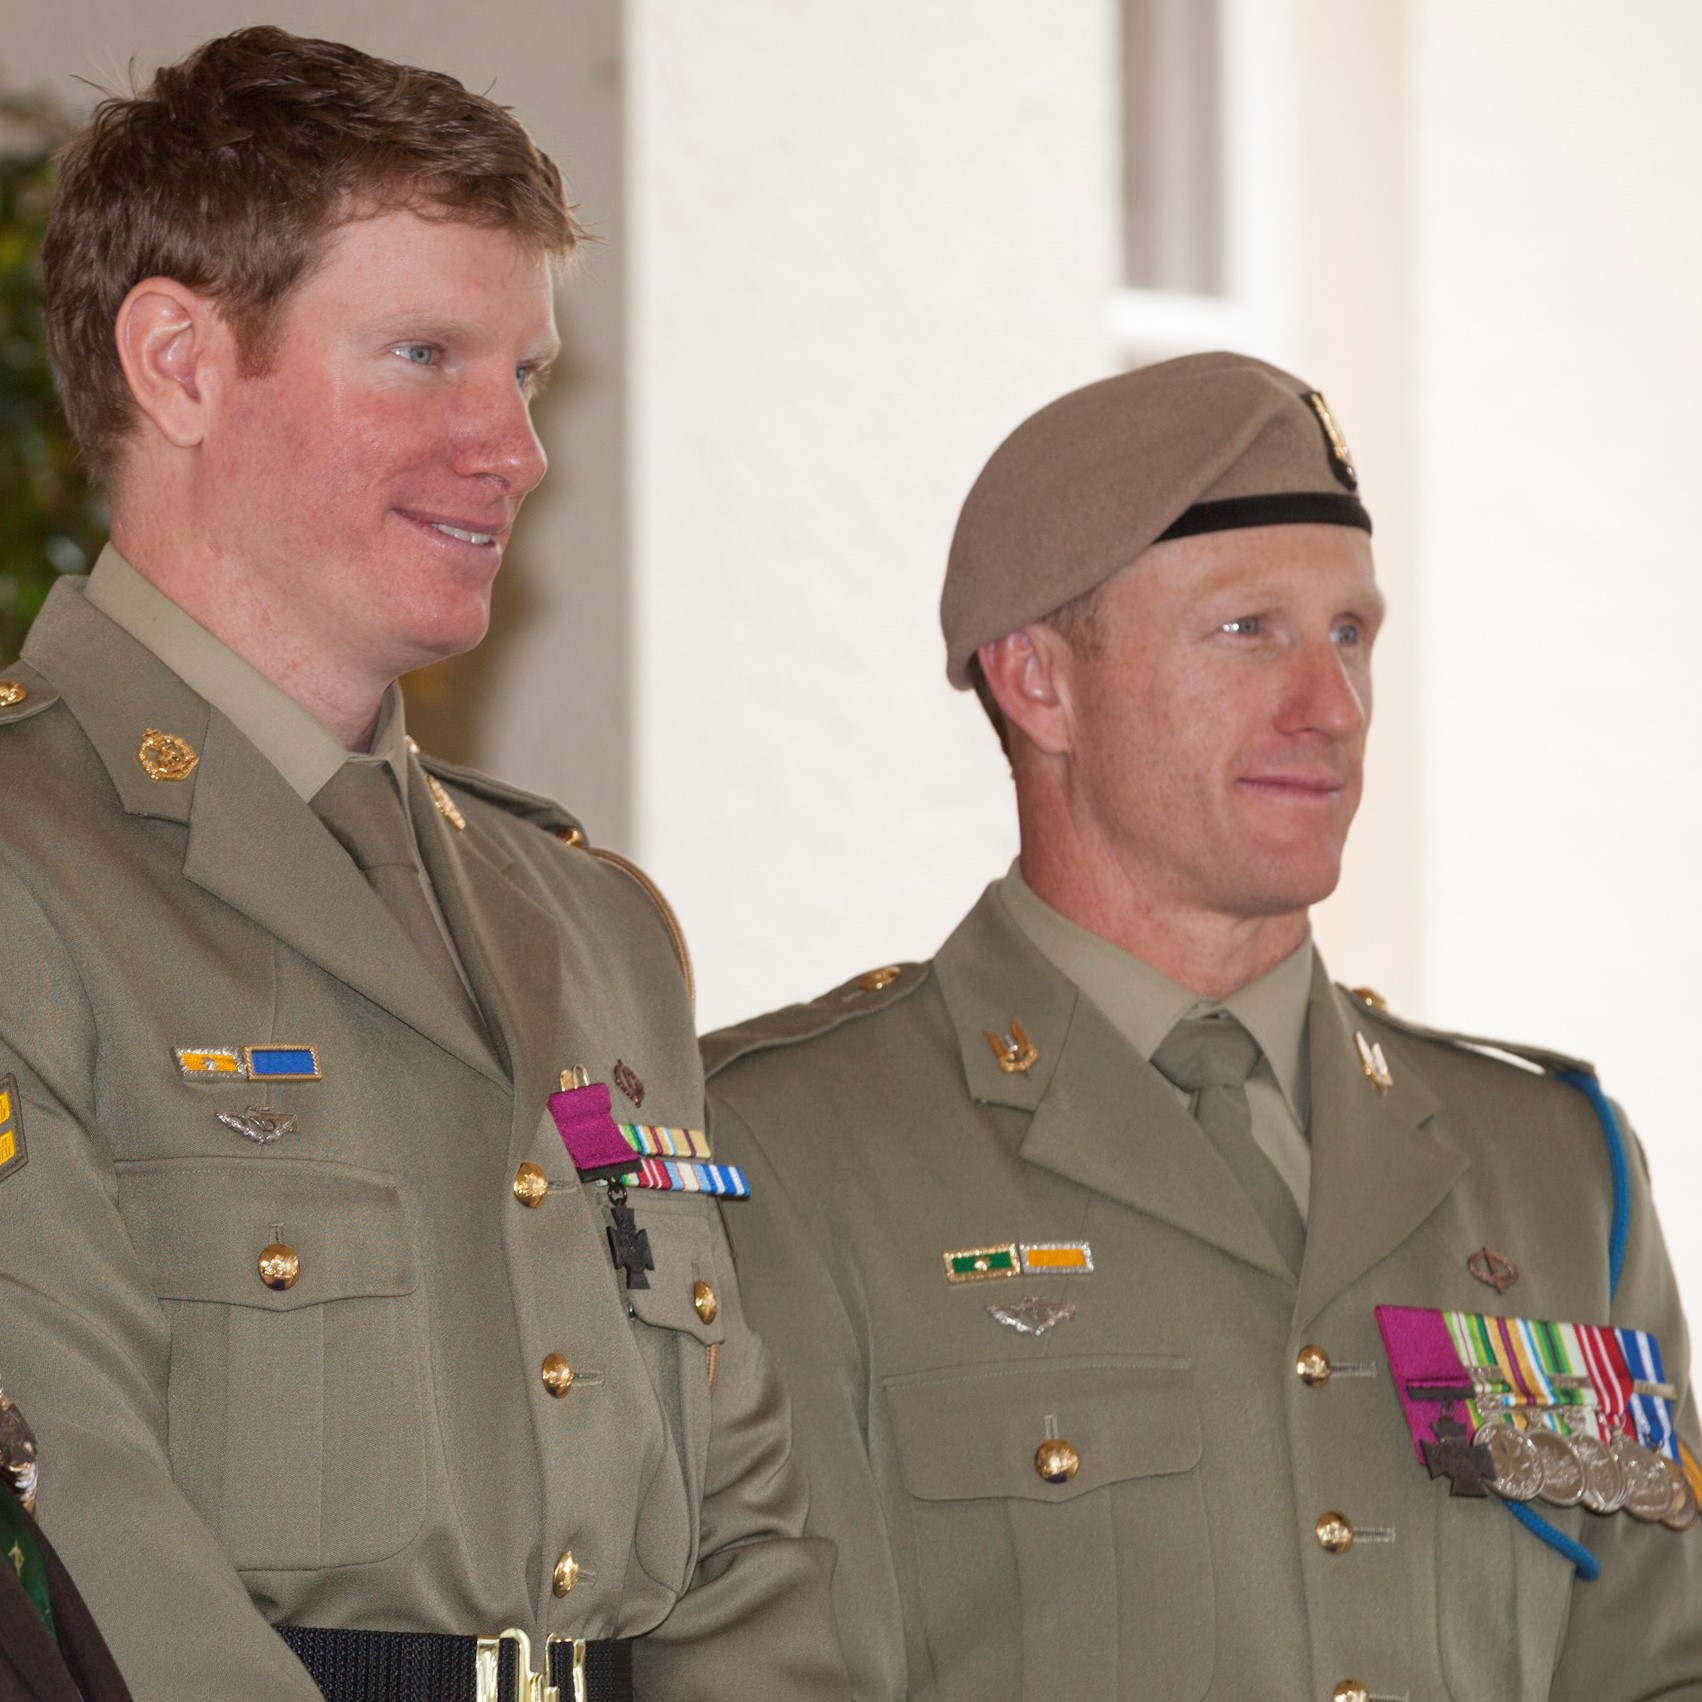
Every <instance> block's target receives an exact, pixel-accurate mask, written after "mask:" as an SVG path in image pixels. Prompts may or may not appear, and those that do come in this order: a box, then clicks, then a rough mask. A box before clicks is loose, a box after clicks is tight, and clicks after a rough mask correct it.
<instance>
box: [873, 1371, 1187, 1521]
mask: <svg viewBox="0 0 1702 1702" xmlns="http://www.w3.org/2000/svg"><path fill="white" fill-rule="evenodd" d="M883 1387H884V1389H885V1391H886V1399H887V1408H888V1411H889V1412H890V1414H891V1417H892V1430H893V1439H894V1442H895V1443H896V1445H897V1449H898V1466H899V1475H900V1476H901V1477H902V1478H903V1480H904V1487H905V1488H906V1489H907V1490H909V1492H910V1493H911V1494H912V1495H914V1496H915V1497H916V1498H917V1499H918V1500H921V1501H969V1500H975V1499H979V1498H982V1497H997V1498H1000V1499H1009V1498H1012V1497H1014V1498H1016V1499H1018V1500H1024V1501H1068V1500H1070V1499H1072V1498H1073V1497H1075V1496H1078V1495H1085V1494H1086V1493H1087V1492H1088V1491H1089V1490H1093V1489H1103V1488H1104V1487H1105V1486H1106V1485H1107V1484H1111V1483H1117V1482H1120V1481H1122V1480H1124V1479H1126V1478H1138V1477H1157V1476H1162V1475H1165V1474H1168V1473H1173V1472H1185V1471H1189V1470H1191V1469H1192V1468H1193V1467H1194V1466H1196V1465H1198V1464H1199V1460H1200V1421H1199V1415H1198V1413H1197V1412H1196V1411H1195V1407H1194V1393H1193V1374H1192V1372H1191V1371H1190V1369H1189V1365H1188V1361H1187V1360H1186V1359H1181V1358H1172V1357H1169V1356H1162V1357H1160V1356H1140V1357H1129V1358H1103V1359H1102V1358H1093V1359H1086V1358H1083V1359H1054V1360H1048V1361H1046V1362H1044V1363H1041V1364H1029V1365H1022V1364H1006V1365H972V1366H961V1367H958V1368H956V1369H951V1370H944V1371H926V1372H917V1373H913V1374H911V1375H910V1376H906V1377H892V1378H888V1379H887V1381H886V1382H885V1384H884V1385H883ZM1049 1421H1050V1423H1049ZM1049 1433H1050V1434H1052V1435H1055V1436H1057V1437H1060V1438H1062V1439H1063V1440H1064V1441H1067V1442H1068V1443H1070V1444H1071V1446H1072V1447H1074V1449H1075V1450H1076V1453H1077V1454H1078V1455H1079V1457H1080V1461H1081V1464H1080V1467H1079V1468H1078V1470H1077V1472H1076V1475H1075V1476H1074V1477H1073V1478H1071V1479H1070V1480H1069V1482H1067V1483H1048V1482H1047V1481H1046V1479H1044V1478H1043V1477H1041V1475H1040V1473H1039V1471H1038V1470H1037V1469H1036V1466H1035V1450H1036V1449H1038V1448H1039V1446H1040V1445H1041V1443H1042V1442H1044V1441H1045V1440H1046V1439H1047V1437H1048V1434H1049Z"/></svg>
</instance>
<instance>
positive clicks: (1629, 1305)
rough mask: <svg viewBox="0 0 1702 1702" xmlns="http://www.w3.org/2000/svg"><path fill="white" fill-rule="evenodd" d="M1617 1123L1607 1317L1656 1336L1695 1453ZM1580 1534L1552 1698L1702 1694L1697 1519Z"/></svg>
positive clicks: (1604, 1524)
mask: <svg viewBox="0 0 1702 1702" xmlns="http://www.w3.org/2000/svg"><path fill="white" fill-rule="evenodd" d="M1622 1124H1623V1118H1622ZM1623 1126H1624V1127H1625V1129H1626V1136H1627V1145H1628V1147H1629V1148H1630V1154H1629V1158H1630V1163H1629V1166H1628V1168H1629V1170H1630V1175H1631V1222H1630V1234H1629V1238H1628V1239H1627V1242H1626V1250H1625V1264H1624V1267H1623V1269H1622V1271H1621V1273H1620V1281H1619V1290H1618V1293H1617V1294H1616V1295H1615V1297H1614V1303H1613V1322H1614V1324H1615V1325H1617V1326H1618V1327H1620V1328H1621V1329H1639V1330H1647V1331H1648V1332H1649V1333H1650V1334H1652V1335H1653V1336H1654V1337H1655V1338H1656V1339H1657V1340H1658V1341H1659V1342H1660V1345H1661V1357H1662V1360H1663V1363H1664V1365H1665V1369H1666V1373H1667V1378H1668V1380H1669V1381H1670V1382H1671V1383H1673V1384H1674V1385H1675V1386H1676V1387H1677V1389H1678V1391H1679V1400H1678V1402H1676V1403H1675V1409H1676V1411H1677V1413H1678V1430H1679V1434H1680V1435H1681V1436H1682V1437H1683V1438H1684V1439H1685V1440H1686V1441H1687V1442H1688V1443H1689V1444H1690V1447H1691V1449H1692V1450H1693V1451H1694V1450H1695V1449H1696V1448H1697V1446H1698V1442H1699V1437H1698V1431H1697V1410H1696V1396H1695V1391H1694V1389H1693V1388H1692V1387H1691V1380H1690V1344H1689V1340H1688V1337H1687V1335H1686V1331H1685V1322H1684V1311H1683V1308H1682V1306H1681V1305H1680V1302H1679V1296H1678V1285H1677V1283H1676V1281H1675V1280H1674V1277H1673V1270H1672V1261H1671V1260H1670V1259H1669V1258H1668V1256H1667V1249H1666V1242H1665V1240H1664V1239H1663V1238H1662V1235H1661V1226H1660V1221H1659V1219H1658V1218H1657V1216H1656V1214H1655V1207H1654V1201H1653V1199H1652V1198H1651V1196H1650V1189H1649V1171H1648V1164H1647V1161H1646V1159H1645V1158H1644V1156H1643V1150H1642V1147H1641V1145H1640V1144H1639V1143H1638V1141H1637V1138H1636V1136H1635V1135H1633V1134H1632V1133H1631V1132H1630V1126H1629V1124H1623ZM1583 1534H1584V1540H1585V1542H1586V1543H1587V1545H1588V1546H1589V1548H1590V1549H1591V1551H1592V1552H1593V1553H1594V1554H1595V1555H1596V1557H1597V1559H1599V1560H1600V1562H1601V1577H1600V1578H1599V1579H1597V1580H1596V1581H1595V1582H1593V1583H1591V1582H1585V1581H1584V1580H1583V1579H1580V1580H1578V1582H1577V1583H1575V1584H1574V1585H1573V1588H1572V1612H1571V1617H1570V1619H1569V1621H1568V1624H1567V1630H1566V1644H1565V1649H1564V1651H1563V1653H1562V1655H1561V1659H1560V1663H1559V1666H1558V1668H1557V1670H1556V1675H1555V1681H1554V1687H1553V1690H1552V1691H1551V1693H1550V1702H1585V1699H1586V1698H1588V1699H1589V1702H1651V1699H1653V1698H1656V1697H1660V1698H1673V1699H1676V1698H1679V1697H1692V1698H1702V1524H1699V1525H1693V1526H1692V1527H1691V1528H1690V1529H1689V1530H1688V1531H1683V1532H1677V1533H1675V1532H1673V1531H1669V1530H1667V1529H1665V1528H1664V1527H1663V1526H1660V1525H1645V1524H1641V1523H1639V1522H1638V1521H1637V1520H1636V1519H1633V1518H1632V1517H1631V1515H1630V1514H1628V1513H1616V1514H1614V1515H1613V1516H1612V1517H1611V1518H1606V1519H1596V1518H1591V1519H1589V1520H1588V1521H1587V1522H1586V1527H1585V1530H1584V1533H1583Z"/></svg>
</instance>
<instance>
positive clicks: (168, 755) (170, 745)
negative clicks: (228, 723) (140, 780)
mask: <svg viewBox="0 0 1702 1702" xmlns="http://www.w3.org/2000/svg"><path fill="white" fill-rule="evenodd" d="M136 760H137V761H138V762H139V763H141V765H142V772H143V773H144V774H145V775H147V777H148V778H149V779H150V780H187V779H188V778H189V776H190V775H191V774H193V773H194V772H195V765H196V763H198V762H199V761H200V760H201V758H200V756H199V755H198V754H197V752H196V750H195V747H194V746H193V745H192V744H190V743H189V741H188V740H187V739H180V738H179V737H178V736H177V735H176V734H175V733H162V732H161V731H160V730H159V728H158V727H149V728H147V729H146V730H145V731H144V732H143V734H142V742H141V744H139V745H138V746H137V747H136Z"/></svg>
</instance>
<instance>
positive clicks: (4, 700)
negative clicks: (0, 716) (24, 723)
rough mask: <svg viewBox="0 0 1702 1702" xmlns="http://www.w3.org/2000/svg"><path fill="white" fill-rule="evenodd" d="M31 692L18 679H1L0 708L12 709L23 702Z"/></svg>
mask: <svg viewBox="0 0 1702 1702" xmlns="http://www.w3.org/2000/svg"><path fill="white" fill-rule="evenodd" d="M28 696H29V693H28V692H27V691H25V690H24V688H23V687H22V686H21V685H19V684H18V682H17V681H16V680H0V709H10V708H11V707H12V705H13V704H14V703H22V702H23V701H24V699H25V698H26V697H28Z"/></svg>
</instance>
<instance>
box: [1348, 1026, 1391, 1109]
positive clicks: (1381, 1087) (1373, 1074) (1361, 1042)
mask: <svg viewBox="0 0 1702 1702" xmlns="http://www.w3.org/2000/svg"><path fill="white" fill-rule="evenodd" d="M1353 1043H1354V1045H1355V1046H1357V1047H1358V1048H1359V1067H1360V1068H1361V1069H1362V1070H1364V1072H1365V1079H1366V1080H1367V1081H1368V1082H1370V1083H1371V1085H1372V1086H1373V1087H1374V1088H1376V1090H1377V1091H1378V1092H1379V1093H1387V1092H1388V1091H1389V1089H1390V1088H1392V1087H1393V1086H1394V1085H1395V1078H1394V1077H1393V1076H1392V1075H1390V1074H1389V1065H1388V1061H1387V1060H1386V1059H1385V1058H1384V1056H1383V1048H1382V1046H1381V1045H1379V1044H1377V1043H1376V1042H1373V1041H1370V1040H1367V1039H1366V1038H1365V1036H1364V1035H1363V1034H1361V1033H1360V1032H1359V1030H1358V1029H1357V1028H1356V1029H1355V1030H1354V1031H1353Z"/></svg>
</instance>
